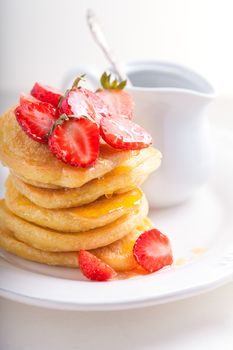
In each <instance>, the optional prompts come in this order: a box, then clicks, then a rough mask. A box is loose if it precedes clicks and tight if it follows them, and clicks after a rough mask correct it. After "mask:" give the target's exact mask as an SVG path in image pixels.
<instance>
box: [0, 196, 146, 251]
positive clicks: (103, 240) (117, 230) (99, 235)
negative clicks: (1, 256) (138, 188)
mask: <svg viewBox="0 0 233 350" xmlns="http://www.w3.org/2000/svg"><path fill="white" fill-rule="evenodd" d="M147 213H148V203H147V201H146V198H145V196H143V197H142V200H141V203H140V206H139V208H138V209H136V210H131V212H130V213H128V214H126V215H123V216H122V217H120V218H119V219H117V220H115V221H113V222H112V223H110V224H108V225H106V226H103V227H100V228H96V229H92V230H88V231H85V232H79V233H67V232H62V233H61V232H58V231H54V230H51V229H48V228H47V229H46V228H42V227H40V226H37V225H34V224H32V223H29V222H27V221H25V220H23V219H21V218H19V217H17V216H15V215H14V214H13V213H12V212H11V211H9V209H7V207H6V205H5V201H4V200H1V201H0V222H1V224H2V226H5V227H6V228H7V229H8V230H10V231H12V232H13V233H14V236H15V237H16V238H17V239H18V240H20V241H22V242H24V243H26V244H28V245H30V246H31V247H34V248H38V249H41V250H45V251H51V252H59V251H60V252H67V251H78V250H80V249H86V250H88V249H95V248H99V247H104V246H106V245H108V244H111V243H113V242H115V241H117V240H119V239H121V238H122V237H124V236H126V235H127V234H129V233H130V232H131V231H132V230H133V229H134V228H135V227H137V226H138V225H139V224H140V223H141V221H142V219H143V218H144V217H145V216H146V215H147Z"/></svg>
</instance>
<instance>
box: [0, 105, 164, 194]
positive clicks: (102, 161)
mask: <svg viewBox="0 0 233 350" xmlns="http://www.w3.org/2000/svg"><path fill="white" fill-rule="evenodd" d="M148 150H149V149H144V150H141V151H140V152H138V151H121V150H116V149H113V148H112V147H109V146H108V145H106V144H101V147H100V156H99V158H98V160H97V161H96V164H95V165H94V166H92V167H90V168H87V169H83V168H76V167H72V166H70V165H67V164H65V163H63V162H62V161H60V160H58V159H57V158H56V157H55V156H53V155H52V154H51V152H50V151H49V149H48V147H47V146H46V145H44V144H41V143H38V142H36V141H34V140H32V139H31V138H30V137H28V136H27V135H26V134H25V132H24V131H23V130H22V129H21V127H20V126H19V125H18V122H17V120H16V118H15V115H14V109H10V110H9V111H7V112H6V113H5V114H4V115H3V117H2V118H0V159H1V161H2V162H3V164H4V165H6V166H7V167H9V168H10V169H11V171H12V172H13V173H14V174H15V175H16V176H18V177H20V178H23V179H24V181H28V183H32V184H36V185H37V186H41V187H53V186H55V187H56V186H57V187H67V188H76V187H81V186H82V185H84V184H85V183H87V182H89V181H91V180H93V179H96V178H100V177H102V176H103V175H104V174H106V173H108V172H110V171H111V170H113V169H114V168H116V167H117V166H119V165H121V164H122V163H124V162H126V163H127V162H130V166H133V165H134V159H135V160H136V158H137V159H138V158H140V157H143V156H144V154H145V153H146V152H148ZM157 157H158V159H160V158H161V154H160V152H159V151H157Z"/></svg>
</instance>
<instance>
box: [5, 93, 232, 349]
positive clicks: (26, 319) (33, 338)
mask: <svg viewBox="0 0 233 350" xmlns="http://www.w3.org/2000/svg"><path fill="white" fill-rule="evenodd" d="M232 116H233V99H232V98H230V99H229V98H227V97H224V98H222V99H219V100H218V101H217V102H216V103H215V104H214V105H212V107H211V109H210V118H211V120H212V121H213V122H214V124H215V126H216V125H219V126H220V127H222V126H223V125H224V126H225V127H227V128H228V129H229V128H231V129H233V122H232V119H233V117H232ZM42 349H43V350H78V349H80V350H99V349H101V350H110V349H111V350H121V349H123V350H125V349H127V350H131V349H132V350H152V349H153V350H154V349H156V350H157V349H158V350H206V349H211V350H232V349H233V283H230V284H228V285H225V286H223V287H221V288H219V289H217V290H214V291H211V292H209V293H206V294H203V295H199V296H196V297H193V298H189V299H186V300H181V301H177V302H173V303H169V304H165V305H159V306H154V307H149V308H142V309H138V310H130V311H114V312H74V311H71V312H67V311H56V310H49V309H42V308H37V307H34V306H28V305H23V304H19V303H16V302H12V301H9V300H6V299H0V350H42Z"/></svg>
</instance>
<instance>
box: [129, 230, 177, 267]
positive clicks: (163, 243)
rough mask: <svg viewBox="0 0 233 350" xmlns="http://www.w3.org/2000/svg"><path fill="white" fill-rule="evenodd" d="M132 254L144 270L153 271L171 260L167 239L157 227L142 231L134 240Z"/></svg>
mask: <svg viewBox="0 0 233 350" xmlns="http://www.w3.org/2000/svg"><path fill="white" fill-rule="evenodd" d="M133 254H134V257H135V259H136V261H137V262H138V264H139V265H141V266H142V267H143V268H144V269H145V270H146V271H149V272H155V271H157V270H160V269H161V268H162V267H164V266H166V265H171V264H172V262H173V257H172V250H171V245H170V242H169V239H168V237H167V236H165V235H164V234H162V233H161V232H160V231H159V230H157V229H152V230H149V231H146V232H144V233H142V234H141V235H140V236H139V237H138V239H137V240H136V242H135V244H134V248H133Z"/></svg>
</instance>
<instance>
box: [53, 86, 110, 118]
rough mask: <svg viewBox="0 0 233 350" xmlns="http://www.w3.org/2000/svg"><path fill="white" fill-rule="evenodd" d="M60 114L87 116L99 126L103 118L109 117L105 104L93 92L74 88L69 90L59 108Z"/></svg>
mask: <svg viewBox="0 0 233 350" xmlns="http://www.w3.org/2000/svg"><path fill="white" fill-rule="evenodd" d="M59 113H60V114H63V113H64V114H67V115H75V116H81V115H86V116H88V117H90V118H91V119H92V120H93V121H95V122H96V123H97V124H98V125H99V124H100V120H101V118H102V116H109V115H110V114H109V111H108V108H107V106H106V105H105V103H104V102H103V101H102V100H101V99H100V98H99V97H98V96H97V95H96V94H95V93H94V92H92V91H90V90H88V89H85V88H81V87H79V88H77V87H73V88H72V89H70V90H68V91H67V92H66V94H65V96H64V98H63V99H62V101H61V103H60V106H59Z"/></svg>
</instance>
